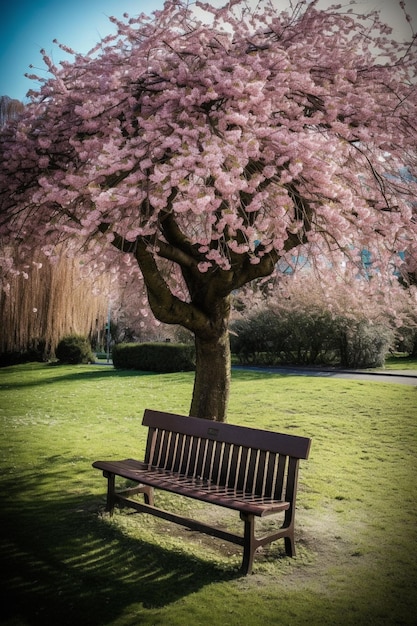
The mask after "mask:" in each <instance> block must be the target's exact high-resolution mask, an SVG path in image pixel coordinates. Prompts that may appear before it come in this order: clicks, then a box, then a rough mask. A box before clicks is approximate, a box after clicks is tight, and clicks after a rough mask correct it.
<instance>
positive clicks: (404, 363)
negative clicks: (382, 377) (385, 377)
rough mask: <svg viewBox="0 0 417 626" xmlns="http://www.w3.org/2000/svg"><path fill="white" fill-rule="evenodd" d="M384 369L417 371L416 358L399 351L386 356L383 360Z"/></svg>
mask: <svg viewBox="0 0 417 626" xmlns="http://www.w3.org/2000/svg"><path fill="white" fill-rule="evenodd" d="M385 369H387V370H416V371H417V358H416V357H412V356H408V355H407V354H403V353H401V352H399V353H397V354H393V355H391V356H389V357H387V359H386V362H385Z"/></svg>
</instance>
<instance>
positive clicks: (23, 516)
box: [0, 472, 238, 626]
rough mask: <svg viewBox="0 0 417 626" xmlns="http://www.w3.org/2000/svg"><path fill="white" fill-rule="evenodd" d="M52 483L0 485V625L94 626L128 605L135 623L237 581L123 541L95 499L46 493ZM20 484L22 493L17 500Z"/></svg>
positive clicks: (186, 558) (231, 574) (181, 556)
mask: <svg viewBox="0 0 417 626" xmlns="http://www.w3.org/2000/svg"><path fill="white" fill-rule="evenodd" d="M63 474H65V472H57V474H55V475H54V480H55V481H56V485H62V484H65V482H64V481H65V476H64V475H63ZM52 478H53V474H52V473H50V475H49V478H48V477H47V478H46V479H44V480H45V482H44V483H43V484H42V485H41V486H40V485H39V481H38V479H37V477H36V476H33V475H32V476H31V475H30V474H29V472H26V473H25V474H24V475H20V476H19V479H18V481H16V480H14V479H12V480H3V481H2V494H7V496H8V497H7V500H6V499H5V498H4V495H3V496H2V499H3V498H4V502H2V503H1V512H0V523H1V529H2V532H1V539H0V542H1V553H2V557H1V558H2V568H1V571H2V573H1V576H2V578H3V580H2V583H1V587H2V593H3V594H4V599H3V602H2V620H1V621H2V622H3V620H5V622H6V623H7V621H9V623H10V624H30V625H33V626H35V625H36V626H37V625H42V626H44V625H46V624H60V625H66V624H77V625H78V626H82V625H84V624H86V625H87V624H88V626H99V625H103V624H108V623H112V621H114V620H116V619H117V618H118V617H120V616H121V615H122V614H123V613H125V611H126V610H128V609H129V606H130V605H135V607H134V609H133V608H132V610H134V611H135V613H136V614H137V616H138V615H140V613H141V612H146V611H147V610H149V609H158V608H162V607H164V606H166V605H169V604H170V603H172V602H175V601H176V600H178V599H180V598H182V597H185V596H187V595H188V594H190V593H194V592H196V591H198V590H199V589H201V588H202V587H203V586H204V585H206V584H210V583H212V582H215V581H219V580H230V579H233V578H236V577H237V576H238V573H237V572H236V571H234V570H233V569H231V568H230V569H227V570H226V569H224V568H221V567H220V566H216V565H215V564H213V563H210V562H209V561H203V560H201V559H199V558H196V557H192V556H190V555H187V554H186V553H176V552H174V551H171V550H165V549H164V548H162V547H160V546H158V545H156V544H150V543H146V542H143V541H141V540H138V539H134V538H131V537H128V536H126V535H124V534H123V531H121V530H120V529H119V528H116V527H115V526H113V525H112V524H108V523H105V522H104V521H103V519H101V518H100V516H99V514H98V508H99V502H98V500H97V499H96V498H92V497H91V496H85V495H76V494H74V493H70V494H66V493H65V492H63V491H62V490H61V491H59V490H58V488H55V490H50V488H49V487H50V484H51V482H52ZM21 481H23V483H24V485H25V493H24V495H23V497H21V499H20V501H19V483H20V484H22V482H21ZM45 483H47V485H48V486H47V487H45ZM36 492H38V493H41V492H42V493H43V494H45V493H46V492H48V497H46V496H43V497H36ZM31 493H32V496H31V495H30V494H31ZM3 623H4V622H3ZM129 623H130V622H129ZM132 623H133V622H132ZM134 623H140V618H138V621H135V622H134Z"/></svg>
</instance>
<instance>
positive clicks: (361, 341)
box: [339, 319, 394, 368]
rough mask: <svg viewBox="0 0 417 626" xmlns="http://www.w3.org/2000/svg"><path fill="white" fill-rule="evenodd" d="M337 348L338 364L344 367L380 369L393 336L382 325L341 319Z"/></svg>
mask: <svg viewBox="0 0 417 626" xmlns="http://www.w3.org/2000/svg"><path fill="white" fill-rule="evenodd" d="M339 324H340V334H339V346H340V348H339V349H340V362H341V365H343V366H345V367H356V368H357V367H381V366H383V365H384V362H385V356H386V354H387V353H388V350H389V348H390V346H391V345H392V342H393V339H394V334H393V332H392V331H391V330H390V329H389V328H388V327H387V326H384V325H382V324H369V323H367V322H366V321H364V320H360V321H358V322H352V321H351V320H345V319H341V320H339Z"/></svg>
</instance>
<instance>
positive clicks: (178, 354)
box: [112, 342, 195, 373]
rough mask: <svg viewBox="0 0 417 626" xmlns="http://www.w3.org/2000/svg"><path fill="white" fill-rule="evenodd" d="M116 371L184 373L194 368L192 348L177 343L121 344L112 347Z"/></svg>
mask: <svg viewBox="0 0 417 626" xmlns="http://www.w3.org/2000/svg"><path fill="white" fill-rule="evenodd" d="M112 356H113V365H114V367H116V368H118V369H134V370H141V371H145V372H158V373H167V372H184V371H190V370H193V369H194V368H195V354H194V346H192V345H189V344H178V343H169V342H164V343H159V342H158V343H124V344H123V343H121V344H116V345H115V346H114V347H113V352H112Z"/></svg>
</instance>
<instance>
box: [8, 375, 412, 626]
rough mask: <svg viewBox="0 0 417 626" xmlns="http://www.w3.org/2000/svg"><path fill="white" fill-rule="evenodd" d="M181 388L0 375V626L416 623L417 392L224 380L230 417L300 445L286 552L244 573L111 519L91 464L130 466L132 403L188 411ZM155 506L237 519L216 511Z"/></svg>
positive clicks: (140, 433) (135, 415) (150, 379)
mask: <svg viewBox="0 0 417 626" xmlns="http://www.w3.org/2000/svg"><path fill="white" fill-rule="evenodd" d="M192 379H193V375H192V373H180V374H166V375H152V374H145V373H134V372H126V371H116V370H114V369H113V368H112V367H111V366H107V365H92V366H60V367H52V366H48V365H42V364H27V365H20V366H16V367H9V368H4V369H2V370H0V418H1V420H0V423H1V426H0V448H1V459H2V460H1V477H0V480H1V510H0V522H1V529H2V533H1V549H2V552H1V553H2V577H3V578H4V580H3V582H2V592H3V594H4V599H3V602H2V617H1V620H0V622H1V623H2V624H6V625H7V626H23V625H28V626H29V625H30V626H35V625H39V626H40V625H42V626H48V625H49V624H54V625H55V624H56V625H60V626H61V625H66V624H71V625H77V626H83V625H86V626H87V625H88V626H104V625H115V626H116V625H117V626H136V625H144V626H151V625H158V626H177V625H183V626H199V625H204V626H209V625H211V624H216V625H220V626H223V625H224V626H242V625H245V626H258V625H259V626H260V625H262V626H265V625H266V624H268V626H270V625H272V626H274V625H279V626H281V625H291V626H298V625H302V624H309V625H310V626H315V625H319V624H320V625H322V624H329V625H333V626H334V625H338V624H340V625H347V626H349V625H352V626H353V625H355V626H361V625H365V624H366V625H367V626H369V625H379V624H386V625H391V624H405V625H408V624H409V625H414V624H415V623H416V617H415V616H416V615H417V598H416V595H415V588H416V584H417V561H416V558H415V546H416V540H417V524H416V521H417V513H416V497H417V484H416V480H415V459H416V456H417V429H416V419H417V411H416V407H417V387H411V386H406V385H399V384H385V383H380V382H377V381H375V382H364V381H348V380H339V379H333V378H332V379H331V380H329V379H327V378H315V377H314V378H307V377H297V376H288V377H286V376H282V375H278V374H274V375H271V374H268V375H265V374H263V373H262V372H245V371H235V372H234V373H233V382H232V394H231V401H230V410H229V422H232V423H236V424H243V425H248V426H252V427H259V428H266V429H272V430H279V431H283V432H288V433H296V434H300V435H305V436H308V437H312V439H313V443H312V450H311V456H310V459H309V460H308V461H306V462H303V464H302V467H301V472H300V489H299V497H298V507H297V515H296V540H297V548H298V552H297V557H296V558H294V559H289V558H287V557H285V553H284V549H283V542H282V541H281V542H279V541H278V542H276V543H274V544H272V546H270V547H269V548H268V549H265V550H264V551H263V552H262V553H260V554H259V555H257V556H256V558H255V564H254V573H253V575H251V576H248V577H241V576H239V573H238V567H239V564H240V552H239V549H238V548H237V547H236V546H232V545H224V544H223V543H222V542H221V541H220V540H216V539H213V538H210V539H209V538H207V537H204V536H203V535H199V534H196V533H192V532H189V531H185V530H184V529H181V528H180V527H177V526H174V525H172V524H169V523H168V522H164V521H163V520H158V519H156V518H153V517H149V516H148V517H144V516H140V515H137V514H133V513H132V512H131V511H129V510H125V511H117V512H116V513H115V515H114V516H113V518H109V517H108V516H107V515H105V514H104V513H103V507H104V501H105V497H104V496H105V480H104V478H103V477H102V476H101V474H100V473H99V472H97V470H93V469H92V468H91V463H92V461H94V460H96V459H99V458H111V457H113V458H125V457H127V456H134V457H137V458H140V457H141V456H142V453H143V450H144V445H145V434H146V432H145V429H143V428H142V427H141V425H140V424H141V418H142V413H143V409H144V408H145V407H150V408H155V409H161V410H167V411H173V412H179V413H186V412H187V409H188V405H189V401H190V394H191V390H192ZM161 502H162V503H163V504H164V505H166V506H168V507H175V508H177V509H181V510H187V514H189V515H191V514H193V513H194V514H195V515H196V516H197V517H199V518H202V517H207V516H212V517H213V516H218V517H220V516H221V517H222V521H223V522H224V523H227V524H230V525H234V524H236V519H235V516H234V515H233V514H232V513H231V514H230V515H231V518H230V519H226V517H225V515H226V514H224V515H223V513H218V512H217V508H216V507H213V506H211V507H205V506H204V505H202V504H199V503H195V502H192V501H184V500H181V499H179V498H177V499H176V498H175V497H174V496H168V495H167V494H161V497H160V499H159V503H161ZM227 515H228V513H227Z"/></svg>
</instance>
